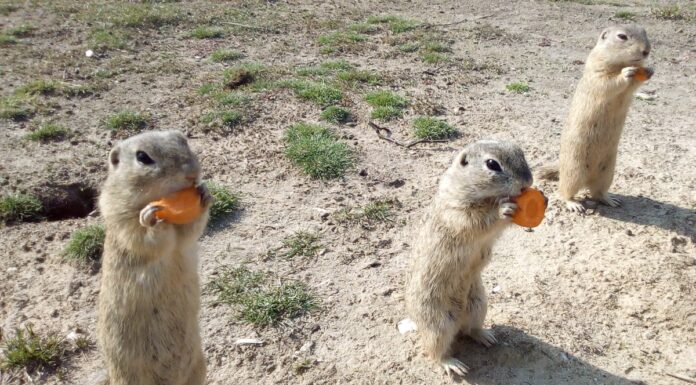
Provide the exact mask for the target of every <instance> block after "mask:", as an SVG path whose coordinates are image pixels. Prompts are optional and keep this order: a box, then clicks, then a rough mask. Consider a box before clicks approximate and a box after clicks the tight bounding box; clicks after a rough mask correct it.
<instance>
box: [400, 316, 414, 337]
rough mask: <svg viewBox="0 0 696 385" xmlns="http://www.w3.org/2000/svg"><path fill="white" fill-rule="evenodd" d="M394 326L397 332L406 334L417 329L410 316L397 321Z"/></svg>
mask: <svg viewBox="0 0 696 385" xmlns="http://www.w3.org/2000/svg"><path fill="white" fill-rule="evenodd" d="M396 328H397V329H399V333H401V334H406V333H410V332H414V331H416V330H418V326H416V323H415V322H413V321H412V320H411V319H410V318H404V319H402V320H401V321H399V323H397V324H396Z"/></svg>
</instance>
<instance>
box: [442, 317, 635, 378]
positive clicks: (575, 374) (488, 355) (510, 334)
mask: <svg viewBox="0 0 696 385" xmlns="http://www.w3.org/2000/svg"><path fill="white" fill-rule="evenodd" d="M493 331H494V333H495V335H496V338H497V339H498V344H497V345H494V346H493V347H490V348H485V347H483V346H482V345H480V344H478V343H476V342H474V341H472V340H471V339H469V338H468V337H461V338H460V339H459V340H458V341H457V342H456V343H455V344H454V346H453V350H454V352H456V353H455V357H457V358H459V359H460V360H461V361H462V362H463V363H464V364H466V365H467V366H468V367H469V368H470V369H469V373H468V374H467V375H466V376H464V378H463V380H465V381H462V379H458V380H459V381H457V382H459V383H467V382H468V383H470V384H472V385H473V384H476V385H561V384H569V385H585V384H587V385H590V384H591V385H596V384H604V385H637V384H643V382H641V381H636V380H629V379H627V378H624V377H621V376H617V375H615V374H612V373H609V372H607V371H605V370H602V369H600V368H598V367H596V366H593V365H591V364H589V363H587V362H584V361H582V360H581V359H579V358H576V357H574V356H573V355H571V354H569V353H567V352H565V351H564V350H563V349H559V348H557V347H555V346H553V345H549V344H547V343H546V342H544V341H542V340H539V339H538V338H536V337H533V336H531V335H529V334H527V333H525V332H524V331H522V330H520V329H517V328H514V327H510V326H504V325H502V326H501V325H497V326H494V328H493Z"/></svg>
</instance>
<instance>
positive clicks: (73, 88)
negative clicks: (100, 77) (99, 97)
mask: <svg viewBox="0 0 696 385" xmlns="http://www.w3.org/2000/svg"><path fill="white" fill-rule="evenodd" d="M106 89H108V87H107V86H106V84H105V83H92V84H64V85H63V86H62V87H61V90H60V91H61V93H62V94H63V95H65V96H67V97H69V98H73V97H86V96H89V95H94V94H96V93H98V92H99V91H104V90H106Z"/></svg>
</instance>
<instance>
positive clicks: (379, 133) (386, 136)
mask: <svg viewBox="0 0 696 385" xmlns="http://www.w3.org/2000/svg"><path fill="white" fill-rule="evenodd" d="M368 124H369V125H370V127H372V128H373V129H374V130H375V132H376V133H377V136H379V138H380V139H384V140H386V141H387V142H391V143H394V144H396V145H397V146H401V147H405V148H411V147H413V146H415V145H416V144H418V143H444V142H447V140H441V139H437V140H436V139H417V140H414V141H411V142H408V143H404V142H400V141H398V140H396V139H392V137H391V134H392V132H391V130H390V129H388V128H386V127H380V126H378V125H377V124H375V123H373V122H369V123H368ZM383 132H385V133H386V134H383Z"/></svg>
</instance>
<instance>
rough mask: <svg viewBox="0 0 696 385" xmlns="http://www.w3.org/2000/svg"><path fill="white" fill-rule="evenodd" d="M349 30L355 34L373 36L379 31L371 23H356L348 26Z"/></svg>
mask: <svg viewBox="0 0 696 385" xmlns="http://www.w3.org/2000/svg"><path fill="white" fill-rule="evenodd" d="M348 30H349V31H351V32H355V33H362V34H371V33H375V32H378V31H379V27H378V26H376V25H374V24H370V23H355V24H351V25H349V26H348Z"/></svg>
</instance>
